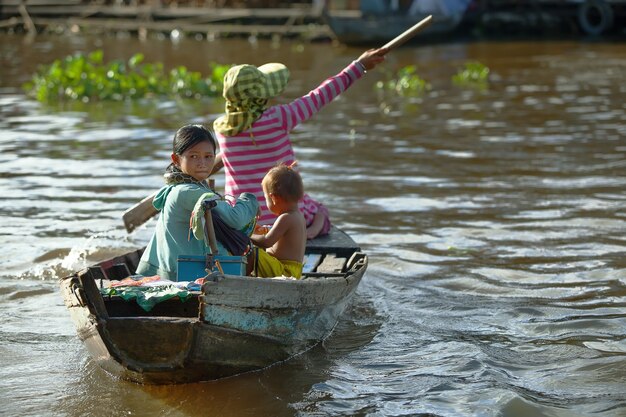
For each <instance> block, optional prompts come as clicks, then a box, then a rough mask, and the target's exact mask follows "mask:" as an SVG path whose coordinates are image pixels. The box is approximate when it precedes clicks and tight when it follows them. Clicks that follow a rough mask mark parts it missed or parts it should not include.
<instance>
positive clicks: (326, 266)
mask: <svg viewBox="0 0 626 417" xmlns="http://www.w3.org/2000/svg"><path fill="white" fill-rule="evenodd" d="M346 262H348V259H346V258H343V257H339V256H336V255H335V254H332V253H329V254H327V255H326V256H325V257H324V259H323V260H322V263H320V264H319V265H318V266H317V271H316V272H318V273H320V272H328V273H340V272H343V269H344V267H345V266H346Z"/></svg>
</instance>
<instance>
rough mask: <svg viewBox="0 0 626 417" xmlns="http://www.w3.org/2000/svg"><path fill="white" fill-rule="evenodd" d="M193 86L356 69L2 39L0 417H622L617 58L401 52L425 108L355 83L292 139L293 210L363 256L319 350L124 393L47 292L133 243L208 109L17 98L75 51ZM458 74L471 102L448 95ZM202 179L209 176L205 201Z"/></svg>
mask: <svg viewBox="0 0 626 417" xmlns="http://www.w3.org/2000/svg"><path fill="white" fill-rule="evenodd" d="M95 49H103V50H104V52H105V60H111V59H114V58H128V57H130V56H131V55H133V54H134V53H136V52H142V53H144V54H145V56H146V61H147V62H155V61H162V62H164V63H165V65H166V67H168V68H169V67H172V66H174V65H185V66H186V67H188V68H190V69H193V70H196V71H204V72H205V71H206V70H207V68H208V62H209V61H217V62H220V63H225V64H227V63H243V62H247V63H252V64H257V65H258V64H262V63H265V62H271V61H280V62H283V63H285V64H287V65H288V66H289V67H290V69H291V70H292V81H291V82H290V85H289V87H288V90H287V92H286V94H285V100H286V99H289V98H295V97H297V96H298V95H300V94H302V93H305V92H307V91H308V90H309V89H311V88H313V87H315V86H316V85H317V83H318V82H320V81H321V80H323V79H324V78H326V76H328V75H331V74H333V73H335V72H337V71H338V70H340V69H341V68H342V67H343V66H344V65H345V64H346V63H348V62H349V61H350V60H352V59H353V58H355V57H357V56H358V55H359V53H360V52H361V49H354V48H347V47H342V46H336V45H332V44H325V43H317V44H302V43H298V42H295V41H283V42H281V43H276V42H271V41H265V40H250V41H248V40H241V39H239V40H217V41H213V42H209V41H206V40H204V41H197V40H182V41H180V42H177V43H172V42H171V41H170V40H150V41H147V42H140V41H138V40H136V39H134V38H131V37H118V38H114V37H107V36H102V37H99V38H96V37H75V36H69V35H62V36H61V35H58V36H51V37H46V36H40V37H37V38H35V40H34V41H33V42H31V43H27V42H26V41H25V39H24V38H22V37H18V36H11V35H6V34H4V35H0V150H1V152H0V195H1V196H2V197H1V198H0V246H1V248H2V256H1V257H0V415H2V416H121V415H125V416H126V415H133V416H157V415H158V416H201V415H202V416H205V415H206V416H295V415H298V416H337V415H343V416H421V415H423V416H521V417H527V416H528V417H535V416H626V83H625V80H626V45H624V44H623V43H602V42H577V41H544V42H541V41H536V42H535V41H533V42H524V41H517V42H510V41H507V42H472V43H451V44H445V43H440V44H436V45H422V46H413V47H406V48H401V49H400V50H397V51H394V52H393V53H392V54H391V55H390V56H389V57H388V60H387V62H386V63H385V64H384V65H385V68H386V69H389V70H397V69H398V68H400V67H401V66H404V65H409V64H417V65H418V72H419V74H420V75H421V76H422V77H423V78H424V79H426V80H427V81H429V82H430V83H431V85H432V89H431V90H430V91H429V92H427V93H425V94H423V95H422V96H418V97H397V96H393V95H390V94H381V93H380V92H378V91H377V90H375V89H374V85H375V82H376V81H377V80H381V79H384V71H382V70H379V69H377V70H375V71H372V72H370V73H369V74H367V76H366V77H365V78H364V79H363V80H361V81H359V82H358V83H357V84H356V85H355V86H354V87H353V88H352V89H351V90H350V91H348V92H347V93H346V94H344V95H343V96H341V97H340V98H339V99H338V100H336V101H335V102H334V103H332V104H331V105H330V106H329V107H327V108H326V109H324V110H323V111H322V112H321V113H320V114H319V115H317V117H315V118H314V119H313V120H311V121H309V122H307V123H306V124H304V125H302V126H300V127H299V128H298V129H297V130H296V131H295V132H294V133H293V140H294V143H295V147H296V153H297V155H298V158H299V160H300V164H301V170H302V172H303V176H304V180H305V186H306V187H307V189H308V192H309V193H310V194H311V195H313V196H315V197H317V198H319V199H322V200H323V201H325V202H326V204H327V206H328V207H329V208H330V210H331V213H332V216H333V220H334V222H335V223H336V224H337V225H339V226H340V227H342V228H343V229H344V230H346V231H347V232H348V233H350V234H351V235H352V236H353V238H354V239H355V240H356V241H357V242H358V243H360V245H361V246H362V248H363V249H364V251H366V252H367V253H368V254H369V257H370V267H369V269H368V271H367V273H366V275H365V277H364V279H363V281H362V283H361V285H360V287H359V288H358V291H357V293H356V295H355V297H354V299H353V303H352V305H351V306H350V307H349V308H348V310H347V311H346V312H345V314H344V315H343V316H342V318H341V320H340V322H339V324H338V326H337V328H336V329H335V331H334V333H333V334H332V335H331V336H330V337H329V338H328V339H327V340H326V341H324V342H323V343H322V344H320V345H318V346H317V347H315V348H314V349H312V350H310V351H309V352H307V353H305V354H303V355H300V356H298V357H295V358H293V359H292V360H290V361H288V362H286V363H282V364H278V365H276V366H273V367H270V368H268V369H266V370H263V371H260V372H255V373H250V374H246V375H241V376H237V377H233V378H229V379H225V380H220V381H213V382H206V383H198V384H187V385H180V386H141V385H137V384H133V383H129V382H124V381H119V380H117V379H115V378H114V377H112V376H110V375H108V374H107V373H105V372H104V371H102V370H101V369H100V368H98V367H97V366H96V365H94V363H93V362H92V361H91V360H90V358H89V356H88V354H87V351H86V349H85V348H84V347H83V345H82V344H81V342H80V341H79V339H78V337H77V336H76V333H75V330H74V327H73V324H72V322H71V320H70V316H69V313H68V312H67V311H66V309H65V307H64V306H63V302H62V299H61V295H60V293H59V290H58V283H57V279H58V278H59V277H62V276H65V275H67V274H69V273H70V272H72V271H74V270H77V269H79V268H81V267H83V266H85V265H86V264H89V263H92V262H95V261H97V260H101V259H104V258H107V257H109V256H111V255H115V254H120V253H123V252H125V251H127V250H129V249H134V248H137V247H140V246H142V245H144V244H145V243H146V242H147V240H148V239H149V237H150V234H151V231H152V228H153V227H154V224H155V223H154V221H151V222H149V223H148V224H146V225H145V226H143V227H142V228H141V229H140V230H138V231H136V232H135V233H133V234H130V235H129V234H127V233H126V231H125V229H124V227H123V224H122V219H121V217H122V213H123V211H124V210H125V209H127V208H128V207H130V206H132V205H133V204H134V203H136V202H137V201H138V200H140V199H141V198H143V197H144V196H146V195H148V194H149V193H150V192H152V191H153V190H154V189H156V188H158V187H159V186H160V185H161V182H162V179H161V172H162V170H163V169H164V168H165V166H166V165H167V160H168V158H169V153H170V146H171V137H172V135H173V132H174V131H175V130H176V129H177V128H178V127H180V126H181V125H183V124H186V123H191V122H194V123H207V124H209V123H210V122H211V121H212V120H213V119H214V118H215V117H216V116H217V115H218V114H219V113H220V112H221V111H222V108H223V103H222V102H221V100H219V99H206V100H204V99H203V100H196V101H176V100H170V101H168V100H164V99H152V100H143V101H140V102H130V103H95V104H89V105H84V104H80V103H71V104H64V105H43V104H40V103H37V102H35V101H33V100H31V99H29V98H27V97H26V96H25V94H24V92H23V91H22V90H21V88H20V85H21V84H22V83H23V82H25V81H27V80H28V79H29V78H30V76H31V74H32V73H33V72H34V71H35V69H36V68H37V66H38V65H40V64H44V63H50V62H52V61H53V60H54V59H56V58H60V57H64V56H66V55H68V54H70V53H73V52H74V51H84V52H87V51H92V50H95ZM468 60H478V61H480V62H482V63H483V64H485V65H487V66H488V67H489V68H490V69H491V82H490V84H489V87H488V88H487V89H485V90H477V89H467V88H459V87H457V86H455V85H453V83H452V82H451V77H452V75H453V74H455V73H456V72H457V70H458V69H459V68H460V67H461V66H462V64H463V63H464V62H466V61H468ZM220 184H223V178H220V177H219V176H218V177H217V185H218V188H219V187H220Z"/></svg>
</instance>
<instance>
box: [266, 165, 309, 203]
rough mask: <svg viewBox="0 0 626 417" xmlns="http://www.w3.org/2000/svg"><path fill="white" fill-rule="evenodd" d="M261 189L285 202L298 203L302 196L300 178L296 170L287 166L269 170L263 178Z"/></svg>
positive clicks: (302, 188) (302, 186)
mask: <svg viewBox="0 0 626 417" xmlns="http://www.w3.org/2000/svg"><path fill="white" fill-rule="evenodd" d="M263 189H264V190H265V191H266V192H267V193H269V194H275V195H277V196H279V197H282V198H284V199H285V200H287V201H290V202H294V201H298V200H300V199H301V198H302V196H303V195H304V185H303V184H302V177H300V174H298V172H297V171H296V170H294V169H293V168H291V167H288V166H287V165H283V164H280V165H277V166H275V167H274V168H272V169H270V170H269V171H268V173H267V174H265V177H264V178H263Z"/></svg>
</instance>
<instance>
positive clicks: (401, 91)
mask: <svg viewBox="0 0 626 417" xmlns="http://www.w3.org/2000/svg"><path fill="white" fill-rule="evenodd" d="M376 88H377V89H378V90H381V91H392V92H395V93H397V94H398V95H401V96H407V95H419V94H421V93H423V92H424V91H428V90H430V89H431V86H430V83H428V82H427V81H426V80H424V79H423V78H421V77H420V76H419V75H418V74H417V67H416V66H415V65H407V66H405V67H402V68H400V69H399V70H398V71H397V72H396V73H393V72H389V71H388V72H387V73H386V80H385V81H378V82H377V83H376Z"/></svg>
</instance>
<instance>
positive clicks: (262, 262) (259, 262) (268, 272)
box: [254, 248, 302, 279]
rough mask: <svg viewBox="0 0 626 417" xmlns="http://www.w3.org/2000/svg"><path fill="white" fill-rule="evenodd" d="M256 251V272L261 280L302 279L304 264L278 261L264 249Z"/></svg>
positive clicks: (256, 249)
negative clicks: (283, 277)
mask: <svg viewBox="0 0 626 417" xmlns="http://www.w3.org/2000/svg"><path fill="white" fill-rule="evenodd" d="M254 249H255V258H256V259H255V270H256V276H257V277H261V278H272V277H281V276H285V277H294V278H297V279H300V278H301V277H302V262H298V261H281V260H280V259H276V258H275V257H273V256H272V255H270V254H269V253H267V252H265V250H264V249H262V248H254Z"/></svg>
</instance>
